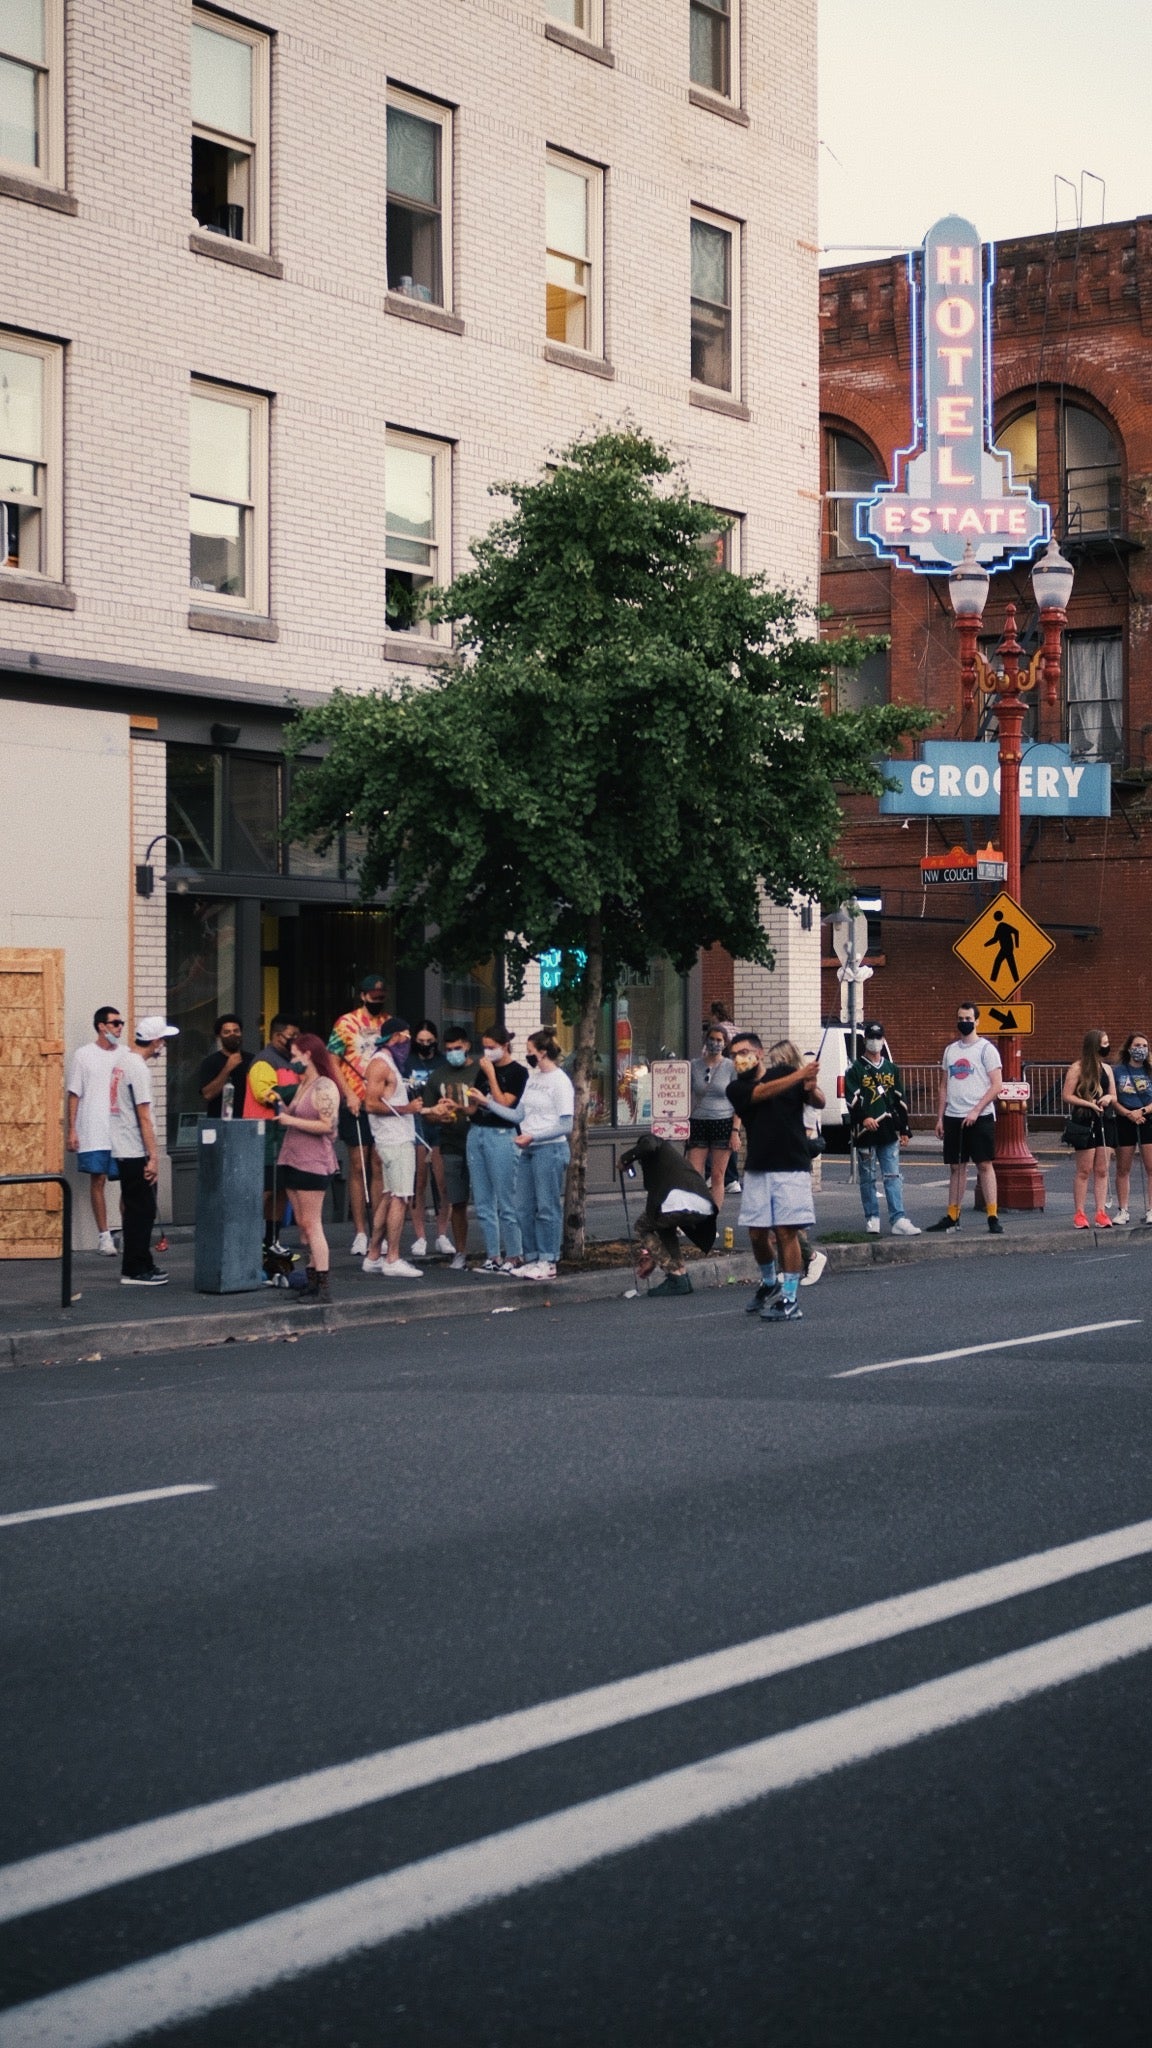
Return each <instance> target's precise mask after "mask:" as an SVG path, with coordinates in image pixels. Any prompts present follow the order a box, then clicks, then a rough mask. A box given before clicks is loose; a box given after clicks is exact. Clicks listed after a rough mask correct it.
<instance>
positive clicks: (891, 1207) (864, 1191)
mask: <svg viewBox="0 0 1152 2048" xmlns="http://www.w3.org/2000/svg"><path fill="white" fill-rule="evenodd" d="M856 1160H857V1164H858V1166H859V1168H860V1200H861V1201H862V1202H863V1204H864V1214H865V1216H879V1214H880V1201H879V1197H878V1195H877V1193H876V1181H877V1177H878V1176H879V1177H881V1178H882V1179H883V1182H884V1197H885V1200H886V1201H887V1204H888V1216H889V1220H890V1221H891V1222H893V1223H895V1222H896V1220H897V1218H898V1217H900V1216H903V1214H904V1176H903V1174H902V1173H901V1171H900V1141H899V1139H898V1138H893V1139H892V1141H891V1143H890V1144H888V1145H866V1146H861V1148H860V1150H859V1151H858V1152H857V1154H856Z"/></svg>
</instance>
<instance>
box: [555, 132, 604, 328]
mask: <svg viewBox="0 0 1152 2048" xmlns="http://www.w3.org/2000/svg"><path fill="white" fill-rule="evenodd" d="M545 224H546V241H547V283H546V288H545V333H546V334H547V337H548V340H549V341H554V342H559V343H560V344H561V345H562V346H563V347H565V348H576V349H582V350H583V351H584V352H585V353H586V354H588V355H596V356H599V355H602V354H603V352H604V314H603V248H604V177H603V173H602V172H601V171H600V170H598V169H597V168H596V166H595V165H594V164H586V163H581V162H580V160H579V159H578V158H577V157H571V156H562V155H561V154H560V152H559V151H558V150H554V149H550V150H549V152H548V160H547V166H546V169H545Z"/></svg>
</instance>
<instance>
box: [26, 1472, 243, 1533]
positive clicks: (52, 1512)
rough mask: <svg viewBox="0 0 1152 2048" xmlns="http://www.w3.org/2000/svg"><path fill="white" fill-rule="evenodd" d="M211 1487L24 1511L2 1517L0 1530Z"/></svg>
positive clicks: (111, 1496) (155, 1491)
mask: <svg viewBox="0 0 1152 2048" xmlns="http://www.w3.org/2000/svg"><path fill="white" fill-rule="evenodd" d="M215 1491H216V1487H215V1483H213V1484H212V1485H210V1486H152V1487H149V1489H148V1491H147V1493H109V1494H105V1496H104V1498H103V1499H102V1500H69V1501H65V1503H64V1505H63V1507H58V1508H25V1509H24V1510H23V1512H22V1513H21V1514H18V1515H0V1529H14V1528H15V1527H16V1525H17V1523H18V1522H54V1521H56V1520H57V1518H58V1517H59V1516H60V1515H94V1514H96V1513H98V1512H99V1510H100V1509H102V1508H134V1507H138V1506H140V1505H141V1503H142V1502H144V1501H147V1500H176V1499H177V1497H178V1496H179V1495H180V1494H182V1493H214V1492H215Z"/></svg>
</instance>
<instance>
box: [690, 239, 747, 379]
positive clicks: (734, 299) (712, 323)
mask: <svg viewBox="0 0 1152 2048" xmlns="http://www.w3.org/2000/svg"><path fill="white" fill-rule="evenodd" d="M739 277H740V246H739V228H738V226H737V224H736V222H735V221H726V220H722V219H720V218H718V217H717V216H716V215H715V214H707V213H693V215H692V382H693V383H694V384H706V385H707V386H708V388H709V389H710V390H712V391H725V392H728V393H730V394H732V395H735V394H736V393H738V392H739V389H740V328H739V305H738V295H739Z"/></svg>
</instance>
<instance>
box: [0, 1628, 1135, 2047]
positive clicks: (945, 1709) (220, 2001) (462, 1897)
mask: <svg viewBox="0 0 1152 2048" xmlns="http://www.w3.org/2000/svg"><path fill="white" fill-rule="evenodd" d="M1150 1649H1152V1606H1147V1607H1137V1608H1134V1609H1132V1610H1131V1611H1130V1612H1128V1613H1126V1614H1119V1615H1115V1616H1113V1617H1112V1618H1111V1619H1110V1620H1108V1621H1098V1622H1094V1623H1092V1624H1091V1625H1090V1626H1089V1627H1087V1628H1079V1629H1074V1630H1072V1631H1071V1632H1070V1633H1069V1634H1067V1635H1063V1636H1056V1637H1053V1638H1052V1639H1050V1640H1049V1641H1047V1642H1043V1643H1036V1644H1034V1645H1033V1646H1032V1647H1031V1648H1029V1649H1026V1650H1014V1651H1012V1652H1010V1653H1009V1654H1008V1655H1007V1656H1003V1657H993V1658H991V1659H989V1661H988V1662H986V1663H983V1664H971V1665H969V1666H968V1667H967V1668H966V1669H964V1670H961V1671H955V1672H952V1673H950V1674H949V1676H948V1677H946V1678H934V1679H930V1680H929V1681H928V1682H927V1683H926V1684H924V1685H917V1686H912V1687H911V1688H910V1689H909V1690H908V1691H906V1692H898V1693H893V1694H892V1695H891V1696H890V1697H888V1698H887V1699H880V1700H873V1701H871V1702H870V1703H869V1704H868V1705H867V1706H863V1707H851V1708H849V1709H848V1710H847V1712H845V1713H841V1714H832V1715H829V1716H828V1717H827V1718H826V1719H824V1720H822V1721H810V1722H808V1723H807V1724H806V1725H805V1726H803V1727H800V1728H791V1729H788V1730H787V1731H786V1732H785V1733H783V1734H780V1735H769V1736H767V1737H765V1738H764V1739H763V1740H761V1741H759V1742H750V1743H747V1744H745V1745H744V1746H743V1747H741V1748H739V1749H730V1750H727V1751H724V1752H723V1753H721V1754H720V1755H718V1756H711V1757H705V1758H704V1759H703V1760H702V1761H701V1762H699V1763H695V1764H689V1765H688V1766H687V1767H686V1768H684V1769H681V1770H675V1771H667V1772H665V1773H664V1774H663V1775H662V1776H660V1777H657V1778H649V1779H647V1780H646V1781H645V1782H644V1783H642V1784H638V1785H629V1786H627V1787H625V1788H624V1789H623V1790H622V1791H619V1792H610V1793H608V1794H607V1795H605V1796H604V1797H603V1798H600V1799H589V1800H586V1801H584V1802H583V1803H582V1804H581V1805H578V1806H571V1807H568V1808H566V1809H564V1810H563V1811H561V1812H559V1813H551V1814H547V1815H545V1816H544V1817H543V1818H542V1819H540V1820H534V1821H528V1822H526V1823H525V1824H523V1825H522V1826H520V1827H514V1828H508V1829H506V1830H505V1831H504V1832H502V1833H500V1834H495V1835H488V1836H486V1837H484V1838H483V1839H481V1840H480V1841H475V1842H468V1843H466V1844H464V1845H463V1846H462V1847H461V1848H458V1849H449V1850H446V1851H444V1852H442V1853H441V1854H440V1855H437V1856H430V1857H428V1858H426V1859H425V1860H424V1861H422V1862H419V1863H410V1864H407V1865H405V1866H403V1867H402V1868H400V1869H398V1870H391V1871H389V1872H387V1874H386V1875H384V1876H383V1877H374V1878H369V1879H367V1880H366V1881H365V1882H363V1883H360V1884H355V1885H349V1886H347V1887H346V1888H345V1889H344V1890H342V1891H337V1892H330V1893H329V1894H328V1895H327V1896H326V1897H323V1898H319V1899H312V1900H310V1901H308V1903H307V1904H305V1905H302V1906H293V1907H290V1908H289V1909H288V1910H287V1911H285V1912H280V1913H272V1914H269V1915H268V1916H267V1917H266V1918H264V1919H261V1920H253V1921H249V1922H248V1923H247V1925H245V1926H242V1927H236V1928H232V1929H230V1930H229V1931H228V1932H227V1933H225V1934H217V1935H212V1936H210V1937H209V1938H208V1939H206V1940H203V1941H194V1942H189V1943H187V1944H186V1945H185V1946H184V1947H182V1948H177V1949H171V1950H169V1951H168V1953H167V1954H164V1955H158V1956H153V1957H150V1958H148V1960H147V1961H145V1962H141V1963H133V1964H131V1965H130V1966H129V1967H128V1968H126V1969H122V1970H114V1971H111V1972H110V1973H109V1974H108V1975H106V1976H103V1977H93V1978H90V1979H89V1980H88V1981H87V1982H86V1983H82V1984H76V1985H73V1986H71V1987H70V1988H69V1989H68V1990H67V1991H57V1992H52V1993H51V1994H49V1996H48V1997H46V1998H40V1999H36V2000H35V2001H33V2002H32V2003H31V2004H28V2005H24V2006H15V2007H12V2008H10V2009H9V2010H8V2011H7V2012H5V2013H0V2048H61V2044H62V2043H64V2042H66V2043H67V2044H68V2048H113V2044H115V2043H119V2042H124V2041H131V2040H134V2039H136V2038H137V2037H138V2036H139V2035H141V2034H146V2033H149V2032H151V2031H152V2029H154V2028H158V2027H163V2026H171V2025H173V2024H174V2023H175V2022H177V2021H180V2020H186V2019H194V2018H199V2017H201V2016H203V2015H204V2014H206V2013H210V2012H216V2011H219V2009H220V2008H221V2007H222V2006H226V2005H233V2004H235V2003H236V2002H237V2001H238V2000H240V1999H243V1998H248V1997H251V1996H252V1994H253V1993H255V1992H258V1991H265V1990H268V1989H269V1988H271V1987H272V1986H273V1985H276V1984H281V1983H283V1982H285V1981H286V1980H288V1979H291V1978H294V1977H299V1976H302V1975H304V1974H305V1973H306V1972H308V1971H311V1970H317V1969H321V1968H323V1967H324V1966H325V1965H327V1964H331V1963H334V1962H338V1961H340V1960H341V1958H342V1957H344V1956H348V1955H352V1954H354V1953H355V1952H356V1951H357V1950H364V1949H371V1948H376V1947H378V1946H379V1945H380V1944H381V1943H383V1942H386V1941H391V1940H395V1939H396V1937H397V1936H399V1935H402V1934H410V1933H413V1932H414V1931H415V1930H416V1929H418V1928H423V1927H429V1926H431V1925H433V1924H434V1923H435V1922H437V1921H442V1920H447V1919H450V1918H451V1917H453V1916H454V1915H456V1914H459V1913H466V1912H469V1911H470V1910H472V1909H473V1908H475V1907H477V1906H482V1905H487V1904H490V1903H491V1902H492V1901H493V1900H494V1899H501V1898H506V1897H507V1896H508V1895H509V1894H510V1893H512V1892H518V1891H523V1890H525V1889H527V1888H528V1887H529V1886H532V1885H537V1884H546V1883H548V1882H550V1881H552V1880H554V1879H556V1878H560V1877H567V1876H570V1875H571V1874H572V1873H573V1872H574V1871H577V1870H584V1869H587V1868H588V1867H589V1865H591V1864H594V1863H598V1862H601V1861H603V1859H604V1858H605V1857H607V1856H618V1855H620V1854H622V1853H623V1852H624V1851H626V1850H631V1849H638V1848H641V1847H643V1846H644V1845H645V1844H646V1843H648V1842H653V1841H657V1840H658V1839H659V1838H660V1837H661V1836H665V1835H670V1834H675V1833H678V1832H679V1831H680V1830H681V1829H683V1828H687V1827H691V1826H693V1825H695V1824H696V1823H698V1822H700V1821H705V1820H713V1819H716V1818H718V1817H719V1816H720V1815H722V1814H726V1813H732V1812H734V1811H735V1810H736V1809H737V1808H739V1807H742V1806H748V1805H751V1804H752V1803H753V1801H755V1800H757V1799H762V1798H764V1797H765V1796H766V1795H767V1794H768V1793H771V1792H781V1791H786V1790H788V1789H789V1788H790V1787H792V1786H796V1785H803V1784H808V1783H811V1782H812V1781H813V1780H814V1779H817V1778H822V1777H825V1776H827V1775H828V1773H829V1772H831V1771H835V1770H842V1769H843V1768H844V1767H845V1766H846V1765H849V1764H858V1763H865V1762H867V1761H868V1759H869V1758H871V1757H875V1756H881V1755H884V1754H885V1753H886V1752H888V1751H891V1750H895V1749H900V1748H903V1747H904V1746H905V1745H906V1744H908V1743H911V1742H917V1741H920V1740H922V1739H923V1738H924V1737H925V1736H928V1735H935V1734H939V1733H940V1732H941V1731H943V1730H944V1729H948V1728H955V1727H959V1726H961V1725H962V1724H963V1723H964V1722H966V1721H973V1720H976V1719H977V1718H978V1717H979V1716H980V1715H982V1714H988V1713H992V1712H994V1711H995V1710H996V1709H997V1708H1000V1707H1005V1706H1011V1705H1015V1704H1017V1703H1018V1702H1020V1701H1022V1700H1025V1699H1028V1698H1030V1697H1031V1696H1033V1695H1034V1694H1036V1693H1040V1692H1046V1691H1049V1690H1051V1688H1052V1687H1053V1686H1058V1685H1066V1684H1068V1683H1069V1681H1070V1680H1073V1679H1077V1678H1083V1677H1086V1676H1087V1675H1088V1674H1089V1673H1091V1672H1096V1671H1102V1670H1104V1669H1106V1668H1107V1667H1108V1666H1109V1665H1111V1664H1116V1663H1119V1662H1121V1661H1122V1660H1123V1659H1126V1658H1129V1657H1135V1656H1139V1655H1141V1654H1142V1653H1143V1652H1145V1651H1147V1650H1150Z"/></svg>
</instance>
